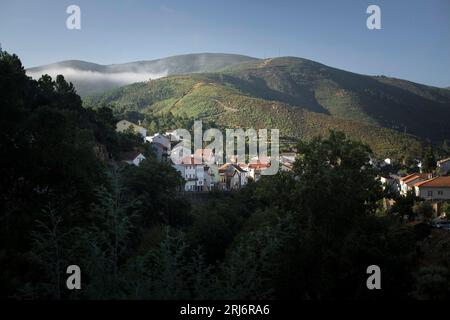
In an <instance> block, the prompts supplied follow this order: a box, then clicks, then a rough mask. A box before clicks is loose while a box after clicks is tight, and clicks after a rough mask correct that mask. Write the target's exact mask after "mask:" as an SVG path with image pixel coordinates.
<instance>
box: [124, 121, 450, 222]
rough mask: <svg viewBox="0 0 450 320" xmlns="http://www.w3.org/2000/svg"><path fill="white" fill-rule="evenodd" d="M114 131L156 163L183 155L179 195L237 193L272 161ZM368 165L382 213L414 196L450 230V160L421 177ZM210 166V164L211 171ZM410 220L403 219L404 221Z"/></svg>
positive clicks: (391, 166)
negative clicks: (145, 147)
mask: <svg viewBox="0 0 450 320" xmlns="http://www.w3.org/2000/svg"><path fill="white" fill-rule="evenodd" d="M116 130H117V131H118V132H125V131H126V130H132V131H133V132H135V133H137V134H139V135H140V136H141V137H142V138H143V139H144V141H145V142H146V143H148V144H149V145H150V147H151V148H152V150H153V152H154V154H155V155H156V158H157V160H158V161H168V162H171V160H170V159H171V156H173V155H178V156H179V157H182V155H185V156H184V157H183V158H182V159H181V162H180V163H177V164H175V163H173V162H172V166H173V167H174V168H175V169H176V170H177V171H178V172H179V173H180V175H181V176H182V177H183V178H184V180H185V183H184V188H182V190H180V191H183V192H186V193H206V192H209V191H212V190H221V191H236V190H240V189H242V188H243V187H244V186H245V185H247V184H248V183H249V182H250V181H253V182H257V181H258V180H260V179H261V176H262V175H264V171H265V170H267V169H268V168H270V166H271V159H270V157H267V156H266V157H253V158H251V159H249V161H248V163H244V162H239V161H237V159H236V158H233V156H232V157H230V159H231V161H229V162H226V163H221V161H220V160H219V159H218V158H217V157H216V155H215V154H214V150H211V149H197V150H195V151H194V152H193V153H192V151H191V150H187V149H186V148H183V147H181V146H176V147H174V148H172V143H173V141H174V140H175V141H176V138H175V139H174V132H173V131H169V132H165V133H155V134H153V135H151V136H149V135H147V130H146V129H145V128H144V127H142V126H140V125H139V124H135V123H132V122H130V121H128V120H121V121H119V122H118V123H117V126H116ZM186 155H187V156H186ZM296 157H297V153H296V152H282V153H280V154H279V157H278V158H279V165H280V170H281V171H285V172H286V171H291V170H292V168H293V165H294V162H295V159H296ZM144 159H145V156H144V155H143V154H142V153H141V152H139V151H136V152H131V153H128V154H126V155H124V158H123V161H125V162H127V163H128V164H132V165H136V166H139V163H140V162H141V161H142V160H144ZM370 163H371V164H372V166H373V167H374V168H376V169H377V170H379V172H380V173H379V175H378V178H379V180H380V182H381V184H382V186H383V189H384V190H385V191H386V192H387V193H389V194H391V198H390V199H387V198H386V199H385V202H384V207H385V209H387V210H391V209H392V208H393V207H394V205H395V203H396V201H395V200H394V199H395V198H397V199H404V198H406V197H413V198H414V199H417V200H418V199H420V201H421V203H426V207H427V208H429V211H430V214H431V215H432V216H431V218H432V224H433V226H435V227H437V228H442V229H446V230H450V224H449V223H448V220H446V219H444V218H445V215H446V212H447V210H448V209H447V208H448V207H449V206H450V175H449V174H450V158H446V159H441V160H438V161H437V162H436V169H435V170H433V172H424V170H423V166H422V162H421V161H420V160H418V159H415V160H414V163H415V166H414V168H413V169H412V171H413V172H404V173H403V174H399V173H398V171H397V170H396V169H395V168H396V163H395V160H394V159H391V158H386V159H383V160H377V159H371V160H370ZM211 164H214V165H213V166H211ZM216 165H217V166H216ZM215 168H217V170H215ZM418 211H420V210H418ZM422 211H423V210H422ZM424 215H426V214H423V213H422V212H419V213H418V214H417V215H416V216H415V217H414V219H413V220H414V221H416V222H418V221H423V220H424V219H425V217H424ZM410 218H411V217H407V219H410Z"/></svg>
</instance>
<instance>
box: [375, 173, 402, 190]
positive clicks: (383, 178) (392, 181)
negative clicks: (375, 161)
mask: <svg viewBox="0 0 450 320" xmlns="http://www.w3.org/2000/svg"><path fill="white" fill-rule="evenodd" d="M379 178H380V182H381V184H382V185H383V189H384V190H389V191H391V192H396V193H397V192H399V191H400V186H399V184H398V182H397V181H398V180H397V179H396V177H394V176H391V175H387V174H382V175H380V176H379Z"/></svg>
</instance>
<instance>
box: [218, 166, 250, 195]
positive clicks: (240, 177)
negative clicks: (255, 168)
mask: <svg viewBox="0 0 450 320" xmlns="http://www.w3.org/2000/svg"><path fill="white" fill-rule="evenodd" d="M248 176H249V172H248V171H247V170H245V169H244V168H243V167H242V166H241V165H238V164H235V163H225V164H224V165H222V166H221V167H220V168H219V179H220V181H219V187H220V188H221V189H222V190H239V189H241V188H242V187H243V186H245V185H246V184H247V182H248Z"/></svg>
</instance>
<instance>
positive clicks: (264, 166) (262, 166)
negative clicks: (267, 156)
mask: <svg viewBox="0 0 450 320" xmlns="http://www.w3.org/2000/svg"><path fill="white" fill-rule="evenodd" d="M248 167H249V168H250V169H267V168H269V167H270V164H269V163H267V162H260V161H259V160H258V161H256V163H249V164H248Z"/></svg>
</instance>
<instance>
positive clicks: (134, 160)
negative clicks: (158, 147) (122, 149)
mask: <svg viewBox="0 0 450 320" xmlns="http://www.w3.org/2000/svg"><path fill="white" fill-rule="evenodd" d="M121 158H122V161H125V162H126V163H128V164H133V165H135V166H139V165H140V164H141V162H142V161H143V160H145V156H144V155H143V154H142V153H140V152H139V151H132V152H126V153H123V154H122V156H121Z"/></svg>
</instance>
